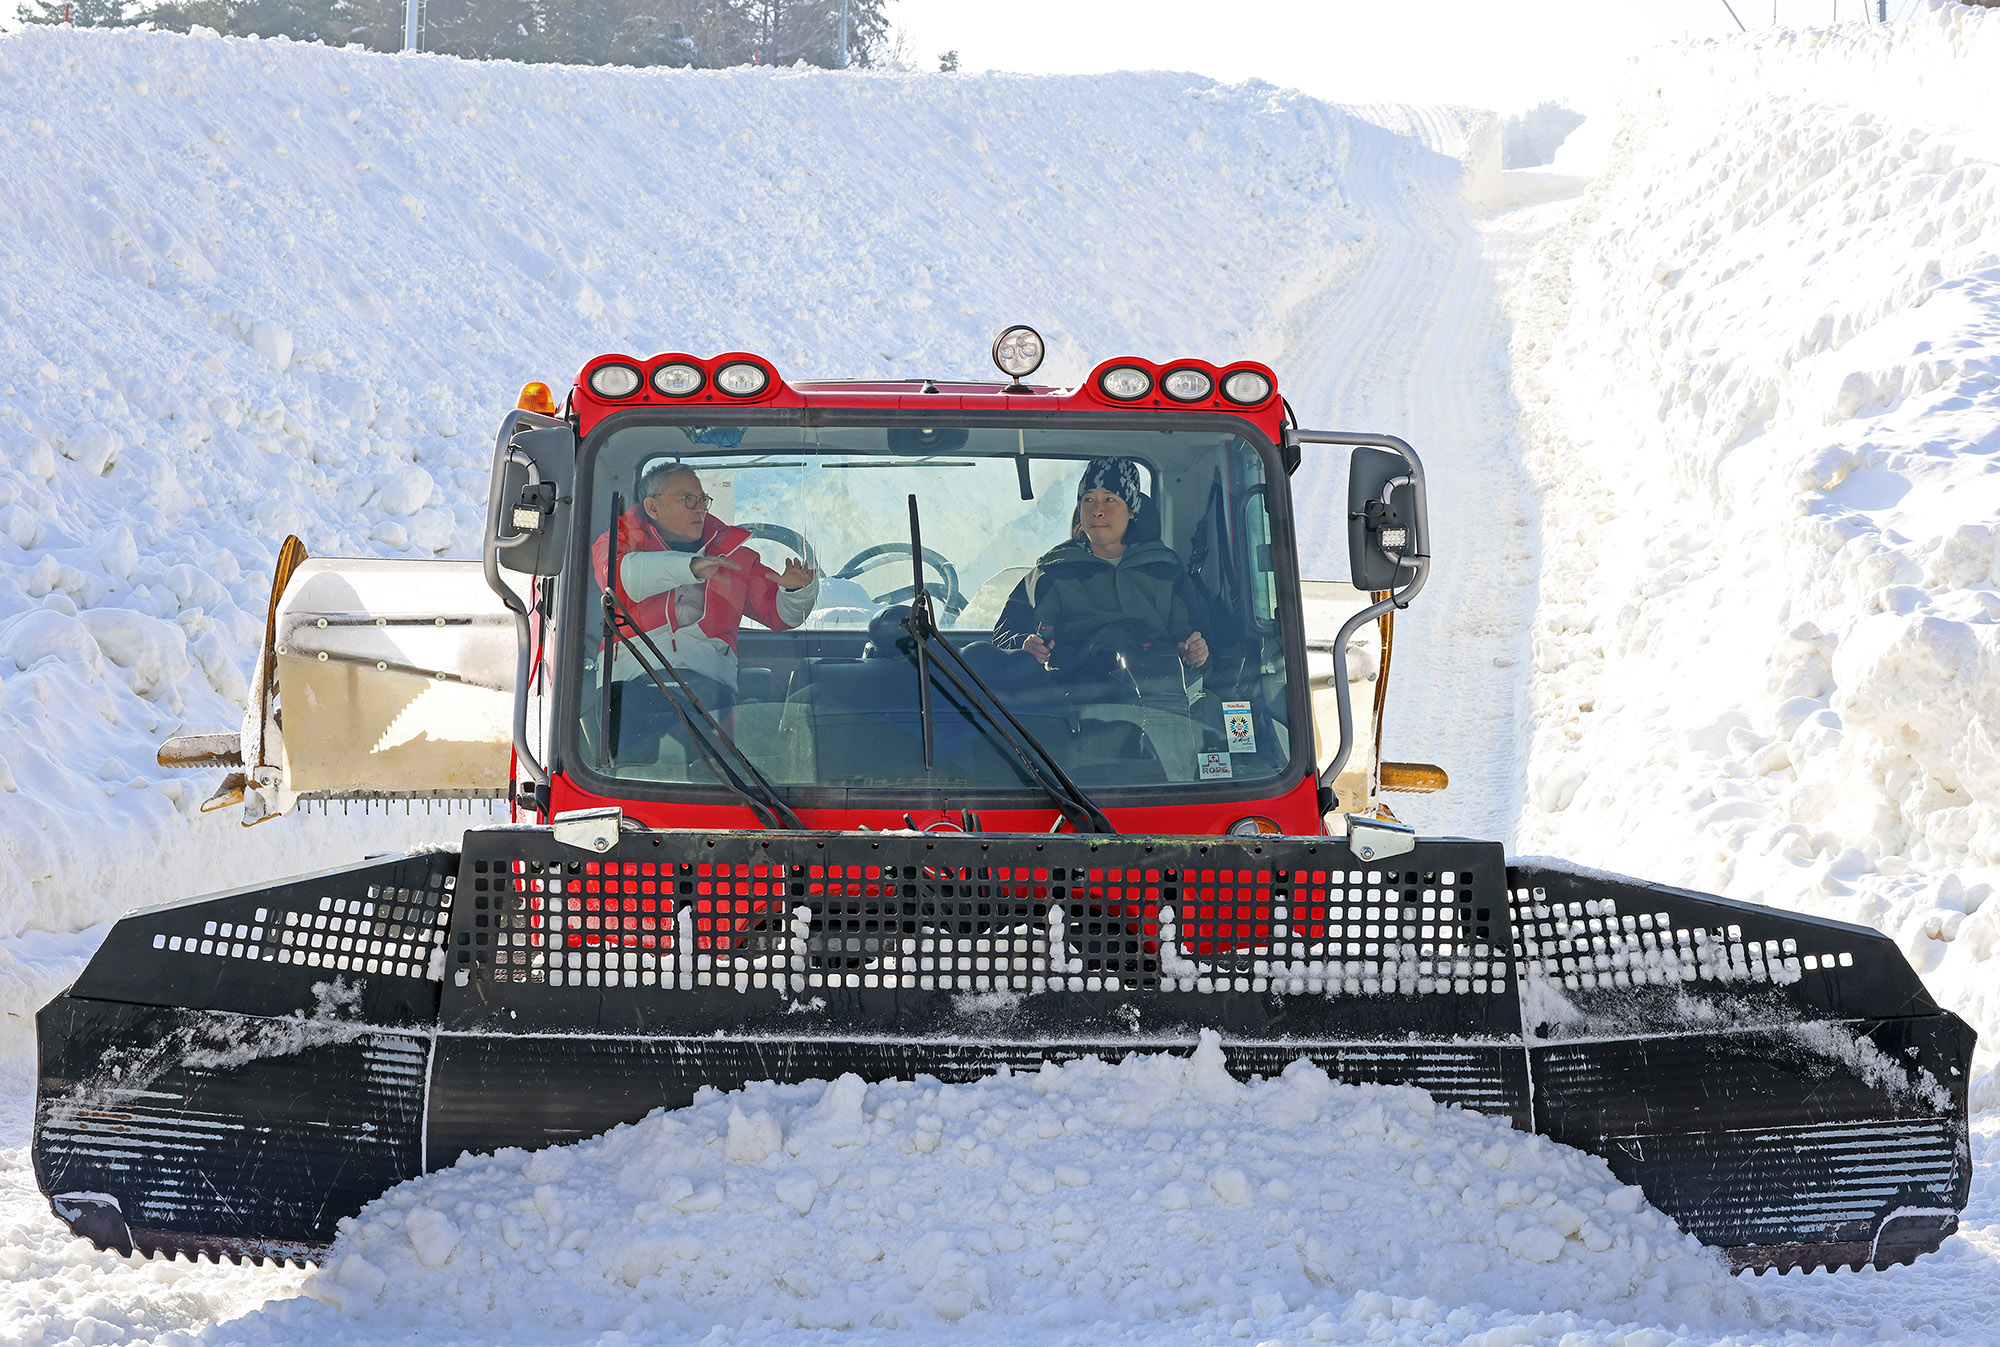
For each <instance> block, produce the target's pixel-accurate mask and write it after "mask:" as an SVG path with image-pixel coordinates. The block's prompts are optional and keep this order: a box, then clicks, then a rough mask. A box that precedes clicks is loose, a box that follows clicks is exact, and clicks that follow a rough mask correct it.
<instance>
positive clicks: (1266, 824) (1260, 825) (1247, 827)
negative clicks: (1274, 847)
mask: <svg viewBox="0 0 2000 1347" xmlns="http://www.w3.org/2000/svg"><path fill="white" fill-rule="evenodd" d="M1277 831H1278V825H1277V824H1275V823H1273V822H1271V820H1269V819H1267V818H1258V817H1257V816H1256V815H1255V814H1252V815H1251V816H1250V817H1249V818H1240V819H1237V820H1236V822H1234V823H1232V824H1230V825H1229V835H1230V836H1231V837H1262V836H1265V835H1267V834H1271V833H1275V832H1277Z"/></svg>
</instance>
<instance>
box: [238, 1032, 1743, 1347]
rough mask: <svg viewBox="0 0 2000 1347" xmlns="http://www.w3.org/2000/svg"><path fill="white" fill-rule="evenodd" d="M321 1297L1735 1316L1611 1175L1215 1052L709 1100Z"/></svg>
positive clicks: (460, 1181) (496, 1183) (1229, 1320)
mask: <svg viewBox="0 0 2000 1347" xmlns="http://www.w3.org/2000/svg"><path fill="white" fill-rule="evenodd" d="M306 1291H307V1293H308V1294H310V1295H312V1296H315V1297H317V1298H319V1299H320V1300H323V1301H325V1302H327V1303H328V1304H329V1305H332V1306H334V1307H336V1308H338V1309H339V1310H341V1311H343V1312H344V1313H346V1314H348V1315H351V1316H353V1317H355V1318H356V1319H358V1320H359V1321H360V1322H361V1324H362V1325H363V1326H364V1327H365V1328H366V1329H367V1330H368V1331H370V1332H373V1333H381V1334H384V1335H387V1334H388V1333H390V1332H391V1331H392V1330H401V1331H410V1332H415V1333H421V1334H425V1335H428V1334H430V1333H433V1332H435V1331H440V1330H442V1331H445V1332H447V1333H452V1334H467V1335H471V1336H477V1335H478V1334H479V1333H481V1332H482V1331H488V1332H492V1333H495V1334H498V1333H502V1332H506V1333H511V1334H521V1333H523V1332H527V1333H529V1334H533V1333H536V1332H546V1333H549V1334H571V1333H602V1332H607V1331H610V1330H613V1329H616V1330H618V1331H620V1332H622V1333H624V1334H627V1335H633V1336H640V1337H645V1338H651V1337H653V1336H654V1335H657V1334H659V1333H661V1332H673V1333H689V1334H696V1335H698V1334H701V1333H704V1332H706V1331H708V1329H709V1328H711V1327H712V1326H717V1325H722V1326H732V1325H737V1324H740V1325H741V1327H742V1329H743V1330H744V1331H746V1332H747V1331H764V1330H770V1329H774V1328H780V1327H783V1328H798V1329H821V1330H837V1331H843V1332H845V1331H869V1332H880V1331H885V1330H888V1331H905V1332H916V1333H918V1334H920V1335H921V1334H924V1333H926V1332H929V1331H936V1330H939V1329H942V1328H945V1327H946V1326H949V1325H953V1324H957V1325H960V1326H961V1327H963V1328H965V1329H968V1330H975V1331H976V1330H980V1329H992V1330H998V1329H1001V1328H1003V1327H1006V1326H1009V1325H1011V1330H1010V1331H1013V1332H1019V1331H1020V1330H1021V1329H1022V1327H1023V1326H1027V1325H1032V1326H1033V1327H1034V1331H1035V1332H1036V1333H1037V1334H1039V1335H1044V1336H1057V1335H1064V1336H1066V1335H1068V1334H1070V1333H1074V1332H1078V1331H1082V1330H1088V1329H1090V1328H1091V1326H1092V1325H1093V1324H1098V1323H1100V1322H1103V1321H1110V1322H1112V1323H1115V1324H1119V1325H1124V1326H1126V1327H1128V1328H1138V1327H1142V1326H1144V1325H1149V1324H1151V1325H1161V1324H1169V1323H1170V1324H1173V1325H1175V1326H1176V1327H1177V1328H1179V1329H1185V1328H1187V1327H1189V1326H1191V1325H1193V1324H1195V1323H1206V1324H1208V1325H1210V1326H1211V1327H1216V1328H1222V1329H1224V1330H1225V1331H1226V1329H1227V1327H1228V1326H1230V1325H1236V1324H1239V1323H1241V1324H1242V1325H1244V1327H1245V1328H1251V1327H1254V1330H1255V1332H1256V1333H1257V1335H1258V1336H1269V1335H1271V1334H1272V1333H1280V1334H1290V1335H1301V1336H1304V1337H1307V1338H1319V1339H1321V1340H1325V1339H1327V1338H1330V1337H1341V1338H1346V1337H1348V1336H1350V1335H1352V1334H1354V1333H1355V1332H1357V1331H1358V1330H1357V1325H1356V1322H1355V1321H1357V1320H1358V1321H1359V1323H1360V1324H1362V1325H1365V1324H1366V1323H1367V1322H1368V1320H1369V1319H1370V1318H1371V1317H1372V1316H1374V1315H1375V1314H1377V1313H1380V1314H1383V1315H1385V1316H1392V1317H1394V1318H1398V1319H1408V1320H1416V1321H1419V1322H1420V1323H1421V1324H1423V1325H1426V1326H1428V1327H1435V1326H1438V1325H1440V1324H1442V1323H1443V1322H1444V1321H1445V1320H1446V1319H1447V1317H1448V1315H1449V1314H1450V1313H1451V1311H1452V1310H1453V1309H1454V1308H1456V1307H1462V1306H1482V1307H1486V1308H1488V1309H1491V1310H1501V1311H1516V1312H1521V1313H1528V1312H1532V1311H1536V1310H1539V1309H1543V1308H1553V1307H1561V1308H1562V1309H1563V1310H1565V1311H1566V1312H1568V1315H1569V1317H1570V1319H1571V1322H1572V1324H1573V1325H1576V1324H1581V1325H1584V1326H1587V1325H1589V1324H1591V1323H1592V1322H1594V1321H1607V1322H1609V1323H1624V1322H1630V1321H1641V1322H1646V1323H1658V1322H1669V1323H1682V1324H1695V1325H1704V1324H1707V1323H1709V1322H1711V1321H1712V1320H1713V1319H1714V1318H1715V1317H1716V1315H1717V1314H1718V1313H1720V1312H1727V1313H1731V1314H1739V1313H1741V1312H1742V1310H1743V1308H1744V1306H1745V1303H1746V1300H1745V1296H1744V1294H1743V1292H1742V1291H1741V1289H1740V1288H1739V1287H1738V1285H1737V1284H1736V1283H1734V1282H1733V1281H1732V1280H1731V1278H1730V1277H1729V1275H1728V1274H1727V1272H1726V1271H1725V1270H1724V1268H1723V1265H1722V1263H1721V1260H1720V1258H1719V1257H1718V1256H1717V1255H1716V1254H1715V1253H1713V1252H1712V1251H1709V1250H1705V1249H1702V1248H1701V1247H1700V1246H1699V1245H1698V1244H1696V1243H1695V1242H1694V1241H1693V1240H1692V1239H1690V1238H1689V1237H1687V1236H1684V1235H1681V1234H1679V1233H1678V1232H1677V1231H1675V1229H1674V1228H1673V1226H1672V1224H1671V1223H1670V1222H1668V1221H1667V1220H1666V1219H1665V1218H1664V1217H1662V1216H1661V1215H1659V1214H1658V1213H1657V1212H1655V1211H1652V1210H1651V1209H1649V1208H1647V1207H1646V1206H1645V1204H1644V1200H1643V1198H1642V1196H1641V1194H1640V1192H1639V1190H1638V1189H1636V1188H1627V1187H1621V1186H1620V1185H1619V1183H1618V1181H1617V1180H1616V1179H1614V1178H1613V1177H1612V1176H1611V1173H1610V1171H1609V1170H1608V1169H1607V1168H1606V1167H1605V1165H1604V1164H1603V1162H1602V1161H1600V1160H1597V1159H1595V1158H1594V1157H1590V1156H1585V1155H1582V1154H1580V1153H1579V1152H1576V1151H1572V1150H1569V1149H1568V1148H1566V1147H1561V1146H1556V1145H1554V1144H1552V1143H1550V1142H1548V1141H1546V1140H1545V1139H1542V1138H1539V1137H1533V1136H1526V1135H1523V1134H1521V1133H1519V1132H1516V1131H1514V1130H1513V1129H1512V1128H1510V1127H1509V1126H1508V1125H1507V1124H1506V1123H1504V1122H1502V1121H1500V1120H1498V1119H1492V1118H1486V1117H1482V1116H1479V1115H1476V1114H1471V1113H1464V1112H1461V1111H1458V1110H1454V1109H1439V1108H1438V1107H1437V1106H1436V1105H1435V1104H1433V1103H1432V1102H1431V1099H1430V1097H1429V1096H1428V1095H1426V1094H1423V1093H1422V1092H1421V1091H1417V1090H1409V1089H1390V1088H1379V1087H1366V1088H1360V1087H1352V1086H1337V1085H1334V1084H1332V1083H1331V1082H1329V1081H1328V1079H1327V1078H1326V1076H1325V1075H1324V1074H1323V1073H1321V1072H1320V1071H1319V1070H1317V1069H1316V1068H1313V1067H1311V1066H1309V1065H1307V1064H1305V1063H1298V1064H1295V1065H1294V1066H1293V1067H1292V1068H1291V1069H1290V1070H1288V1071H1287V1072H1286V1073H1285V1074H1284V1076H1283V1077H1282V1078H1281V1079H1278V1080H1272V1081H1262V1082H1258V1083H1255V1084H1251V1085H1243V1084H1240V1083H1238V1082H1237V1081H1235V1080H1234V1079H1232V1078H1231V1077H1230V1075H1229V1074H1228V1072H1227V1071H1226V1069H1225V1068H1224V1065H1223V1055H1222V1051H1221V1049H1220V1048H1219V1047H1218V1045H1217V1044H1216V1042H1215V1040H1214V1039H1213V1038H1212V1037H1211V1038H1210V1039H1209V1040H1208V1041H1206V1042H1205V1043H1204V1044H1203V1045H1202V1047H1201V1048H1200V1049H1198V1050H1197V1052H1196V1053H1195V1055H1194V1057H1193V1058H1192V1059H1189V1058H1178V1057H1157V1056H1155V1057H1141V1058H1131V1059H1128V1060H1127V1061H1125V1062H1124V1063H1122V1064H1120V1065H1117V1066H1106V1065H1105V1064H1103V1063H1102V1062H1099V1061H1096V1060H1094V1059H1091V1060H1086V1061H1082V1062H1078V1063H1074V1064H1071V1065H1068V1066H1062V1067H1054V1066H1050V1067H1045V1068H1043V1069H1042V1070H1041V1071H1039V1072H1037V1073H1035V1074H1032V1075H1021V1076H1013V1077H1003V1078H998V1079H991V1080H987V1081H983V1082H979V1083H976V1084H971V1085H960V1086H951V1085H939V1084H938V1083H937V1082H936V1081H934V1080H927V1081H920V1082H917V1083H913V1084H909V1083H906V1084H886V1085H864V1084H863V1083H862V1082H861V1081H860V1080H859V1079H858V1078H856V1077H854V1076H845V1077H842V1078H841V1079H839V1080H837V1081H834V1082H832V1083H830V1084H819V1083H816V1084H808V1085H796V1086H776V1085H770V1084H763V1085H753V1086H751V1087H749V1088H748V1089H745V1090H742V1091H738V1092H735V1093H732V1094H729V1095H720V1094H716V1093H714V1092H712V1091H711V1092H709V1093H708V1094H706V1095H705V1096H704V1097H703V1098H702V1099H701V1100H699V1101H698V1102H697V1103H696V1104H695V1105H693V1106H692V1107H690V1108H687V1109H683V1110H680V1111H678V1112H674V1113H656V1114H654V1115H652V1116H651V1117H649V1118H647V1119H645V1120H644V1121H643V1122H640V1123H638V1124H636V1125H633V1126H628V1127H621V1128H617V1129H615V1130H614V1131H612V1132H610V1133H608V1134H607V1135H606V1136H604V1137H602V1138H599V1139H597V1140H594V1141H589V1142H585V1143H583V1144H581V1145H578V1146H573V1147H564V1148H560V1149H556V1150H550V1151H542V1152H538V1153H535V1154H527V1153H524V1152H521V1151H503V1152H501V1153H499V1154H497V1155H494V1156H491V1157H482V1158H469V1159H466V1160H463V1161H461V1162H460V1163H459V1165H458V1166H457V1167H456V1168H454V1169H452V1170H450V1171H448V1172H446V1173H443V1174H439V1175H434V1176H432V1177H430V1178H428V1179H426V1180H423V1181H421V1182H418V1183H412V1184H406V1185H404V1186H402V1187H400V1188H398V1189H396V1190H394V1191H392V1192H391V1193H389V1194H388V1195H387V1196H386V1197H384V1198H383V1199H381V1200H380V1201H378V1202H376V1203H374V1204H372V1205H371V1206H369V1207H368V1208H367V1209H366V1210H364V1211H363V1212H362V1214H361V1216H360V1217H359V1218H358V1220H356V1221H354V1222H351V1223H350V1224H349V1226H348V1227H347V1229H346V1232H345V1233H344V1234H343V1236H342V1238H341V1239H340V1241H339V1243H338V1244H337V1246H336V1247H335V1249H334V1250H333V1252H332V1253H331V1254H330V1255H329V1257H328V1258H327V1260H326V1265H325V1268H324V1269H323V1271H322V1272H321V1273H319V1274H318V1275H317V1276H315V1277H314V1278H313V1279H312V1280H311V1281H309V1282H308V1283H307V1285H306ZM301 1313H302V1311H301V1310H300V1309H299V1308H298V1307H294V1308H293V1309H292V1310H291V1311H289V1312H288V1313H287V1314H286V1315H285V1316H282V1318H281V1319H279V1317H278V1316H273V1318H274V1319H279V1322H274V1323H272V1324H271V1331H272V1336H273V1337H283V1336H286V1335H288V1334H290V1333H294V1332H298V1331H300V1330H301V1329H302V1328H304V1326H305V1325H304V1324H303V1322H302V1321H301V1319H300V1318H299V1316H300V1314H301ZM1461 1322H1462V1323H1466V1322H1469V1320H1463V1319H1462V1320H1461ZM257 1325H258V1320H256V1319H252V1320H249V1321H246V1322H245V1323H243V1324H239V1325H236V1326H235V1327H234V1328H233V1329H232V1334H241V1335H243V1336H247V1337H249V1338H251V1339H253V1340H254V1339H255V1338H256V1337H257V1335H258V1328H257Z"/></svg>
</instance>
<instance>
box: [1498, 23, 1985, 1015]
mask: <svg viewBox="0 0 2000 1347" xmlns="http://www.w3.org/2000/svg"><path fill="white" fill-rule="evenodd" d="M1641 75H1642V78H1641V79H1640V80H1639V81H1638V84H1637V87H1638V88H1639V89H1640V90H1641V91H1642V92H1640V93H1639V94H1638V95H1637V96H1635V97H1634V99H1633V100H1632V101H1631V102H1630V103H1629V104H1628V105H1627V107H1626V108H1625V110H1624V114H1623V121H1622V122H1621V123H1620V125H1619V128H1618V130H1619V134H1618V136H1617V137H1616V139H1615V140H1614V141H1613V143H1612V145H1611V147H1610V153H1609V160H1608V169H1607V172H1606V174H1605V176H1604V177H1603V178H1602V179H1601V180H1600V181H1599V182H1598V183H1597V184H1596V186H1595V187H1594V188H1593V189H1592V190H1591V192H1590V194H1589V196H1588V198H1587V199H1586V201H1585V203H1584V205H1583V207H1582V209H1581V210H1580V211H1579V212H1578V214H1577V216H1576V218H1575V219H1574V221H1573V222H1572V223H1571V224H1570V225H1569V226H1568V227H1567V228H1565V229H1563V230H1561V231H1559V232H1558V234H1557V235H1556V236H1555V237H1553V238H1552V239H1551V241H1550V246H1549V248H1548V249H1547V251H1546V252H1545V253H1544V255H1543V257H1542V258H1541V259H1540V262H1539V265H1538V267H1537V269H1536V270H1535V272H1534V274H1532V275H1531V276H1529V277H1528V278H1527V280H1526V281H1525V282H1524V284H1523V285H1522V286H1521V288H1520V291H1519V299H1518V307H1519V309H1520V314H1521V321H1520V325H1519V327H1518V328H1517V332H1516V341H1515V356H1516V365H1517V372H1518V374H1519V376H1520V383H1521V388H1522V396H1521V401H1522V404H1523V406H1524V407H1525V408H1526V409H1527V429H1528V460H1529V467H1530V470H1531V472H1532V473H1533V474H1534V475H1535V477H1536V479H1537V482H1538V484H1539V485H1540V486H1541V488H1542V490H1543V495H1544V500H1543V519H1544V530H1545V532H1544V546H1543V560H1544V569H1543V578H1542V584H1543V590H1542V610H1541V613H1540V616H1539V619H1538V624H1537V630H1536V634H1535V663H1534V672H1533V678H1534V687H1533V697H1534V701H1535V704H1536V708H1537V715H1536V722H1537V731H1536V740H1535V743H1534V747H1533V750H1532V774H1531V780H1530V789H1529V799H1528V801H1527V806H1526V808H1525V810H1524V813H1523V817H1522V820H1521V825H1520V829H1519V835H1518V840H1519V846H1520V849H1521V850H1533V851H1546V852H1548V853H1551V854H1555V855H1561V856H1567V857H1570V858H1572V859H1574V860H1577V861H1581V862H1584V863H1588V864H1594V865H1599V866H1602V867H1604V868H1607V869H1614V870H1621V871H1624V872H1626V873H1630V874H1638V875H1645V876H1647V877H1649V878H1654V879H1659V880H1664V881H1671V882H1677V883H1682V884H1686V885H1689V886H1691V887H1695V888H1701V889H1708V890H1710V891H1713V892H1720V893H1725V894H1728V895H1731V896H1734V897H1740V898H1752V899H1759V900H1763V901H1768V902H1773V903H1778V904H1781V905H1785V906H1789V907H1794V908H1799V909H1804V910H1809V911H1812V912H1814V913H1817V914H1820V915H1825V916H1830V917H1836V918H1841V919H1845V920H1849V921H1857V922H1861V923H1864V924H1868V925H1872V926H1875V927H1878V928H1879V929H1882V930H1884V931H1886V932H1888V933H1890V934H1891V935H1892V936H1894V937H1896V938H1897V939H1898V940H1899V941H1900V943H1901V944H1902V945H1903V947H1904V949H1905V950H1906V951H1907V952H1908V953H1909V955H1910V957H1911V959H1912V962H1913V963H1914V964H1915V965H1916V967H1917V968H1918V970H1919V971H1920V972H1922V973H1923V975H1924V976H1925V979H1926V981H1927V982H1928V983H1929V984H1930V986H1931V987H1932V989H1933V990H1934V991H1936V992H1938V993H1939V994H1940V995H1941V996H1943V997H1944V998H1945V999H1947V1000H1948V1001H1949V1002H1950V1003H1952V1004H1953V1005H1954V1006H1955V1007H1956V1008H1958V1009H1959V1010H1960V1011H1961V1012H1962V1013H1964V1014H1966V1015H1967V1016H1968V1017H1969V1018H1970V1019H1972V1020H1973V1022H1974V1023H1975V1025H1976V1026H1977V1027H1978V1028H1979V1029H1980V1031H1981V1033H1982V1035H1983V1037H1984V1038H1985V1041H1986V1045H1987V1051H1988V1052H1989V1053H1990V1052H1991V1051H1992V1050H1993V1049H1994V1048H1995V1047H1996V1046H2000V978H1996V977H1995V970H1996V969H2000V901H1996V900H1995V897H1994V894H1995V889H1996V887H2000V197H1996V190H2000V137H1996V136H1995V134H1994V126H1995V123H1994V120H1993V116H1992V90H1993V89H1994V88H1996V87H2000V14H1995V13H1991V12H1986V11H1982V10H1978V9H1972V8H1967V7H1964V6H1960V5H1955V4H1953V5H1944V6H1942V7H1940V8H1936V9H1927V10H1926V11H1924V12H1923V13H1922V14H1920V15H1919V16H1918V18H1917V19H1916V20H1914V21H1913V22H1911V23H1909V24H1905V25H1897V26H1887V27H1885V26H1869V25H1849V26H1846V27H1842V28H1838V29H1832V30H1823V31H1816V32H1789V31H1777V32H1770V33H1763V34H1753V35H1752V36H1750V37H1748V38H1742V39H1732V40H1731V41H1728V42H1722V43H1714V44H1703V45H1698V46H1695V47H1692V48H1688V49H1680V50H1675V51H1670V52H1666V53H1662V54H1659V55H1657V56H1656V57H1654V58H1652V60H1651V61H1650V63H1649V64H1648V65H1646V67H1645V68H1644V69H1643V70H1642V72H1641Z"/></svg>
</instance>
